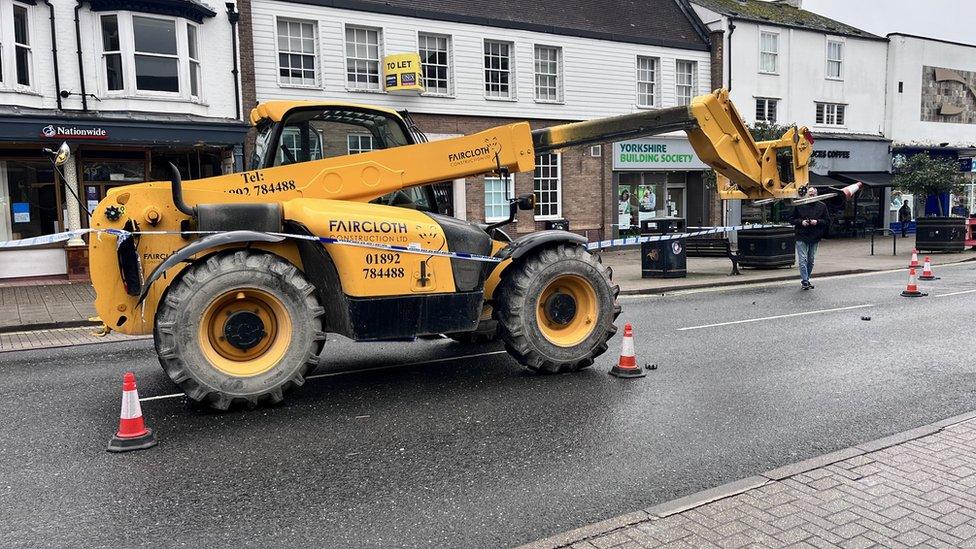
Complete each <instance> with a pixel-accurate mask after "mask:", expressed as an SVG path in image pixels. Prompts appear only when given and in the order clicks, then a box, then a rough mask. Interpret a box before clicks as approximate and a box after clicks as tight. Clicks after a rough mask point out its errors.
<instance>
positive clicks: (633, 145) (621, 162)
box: [613, 137, 719, 237]
mask: <svg viewBox="0 0 976 549" xmlns="http://www.w3.org/2000/svg"><path fill="white" fill-rule="evenodd" d="M709 171H710V168H709V167H708V166H707V165H706V164H705V163H704V162H702V161H701V160H700V159H699V158H698V155H696V154H695V151H694V149H693V148H692V146H691V144H690V143H689V142H688V140H687V139H686V138H683V137H680V138H679V137H654V138H643V139H633V140H629V141H620V142H616V143H614V144H613V188H614V196H615V198H616V199H615V200H614V201H613V202H614V207H615V208H616V211H615V215H614V217H613V219H614V220H615V221H616V223H613V234H614V237H616V236H618V235H621V234H624V235H627V234H633V233H636V232H639V230H640V227H641V223H643V222H646V221H652V220H655V219H661V218H682V219H684V220H685V223H686V224H687V225H688V226H693V227H696V226H707V225H712V224H714V223H716V222H718V221H719V220H716V219H715V217H716V216H715V214H714V212H715V210H716V207H715V205H716V204H717V198H716V196H717V195H716V193H715V189H714V185H708V184H706V179H707V177H706V173H707V172H709Z"/></svg>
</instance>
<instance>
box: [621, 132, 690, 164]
mask: <svg viewBox="0 0 976 549" xmlns="http://www.w3.org/2000/svg"><path fill="white" fill-rule="evenodd" d="M613 169H615V170H641V171H644V170H707V169H708V166H706V165H705V163H704V162H702V161H701V160H700V159H699V158H698V155H696V154H695V150H694V149H693V148H692V147H691V143H689V142H688V140H687V139H681V138H675V139H669V138H655V139H633V140H630V141H619V142H617V143H614V144H613Z"/></svg>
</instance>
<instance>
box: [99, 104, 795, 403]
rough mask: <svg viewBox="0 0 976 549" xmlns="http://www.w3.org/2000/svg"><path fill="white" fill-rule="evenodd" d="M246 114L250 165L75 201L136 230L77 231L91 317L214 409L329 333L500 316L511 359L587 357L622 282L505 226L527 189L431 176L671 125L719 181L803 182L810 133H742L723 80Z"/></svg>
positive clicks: (272, 386) (281, 373) (266, 397)
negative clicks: (422, 117)
mask: <svg viewBox="0 0 976 549" xmlns="http://www.w3.org/2000/svg"><path fill="white" fill-rule="evenodd" d="M251 121H252V123H254V124H255V126H256V127H257V141H256V147H255V154H254V162H253V164H254V165H255V166H256V169H252V170H250V171H246V172H243V173H235V174H229V175H222V176H217V177H210V178H206V179H200V180H196V181H187V182H185V183H184V182H181V180H180V176H179V172H178V171H176V169H175V168H173V172H174V173H173V177H172V181H170V182H153V183H142V184H136V185H129V186H125V187H119V188H115V189H112V190H111V191H109V195H108V196H107V197H106V198H105V199H104V200H102V202H101V203H99V205H98V207H97V208H96V209H95V211H94V213H93V215H92V221H91V226H92V228H93V229H122V230H125V231H130V232H133V233H136V234H134V235H132V236H130V237H128V238H125V237H116V236H113V235H111V234H106V233H101V234H98V235H96V236H92V238H91V239H90V262H91V272H92V283H93V285H94V287H95V290H96V293H97V297H96V302H95V306H96V309H97V311H98V313H99V315H100V316H101V318H102V320H103V321H104V322H105V324H106V325H107V326H108V327H109V328H111V329H113V330H116V331H119V332H122V333H126V334H148V333H152V334H153V336H154V338H155V345H156V351H157V353H158V355H159V360H160V362H161V364H162V366H163V369H164V370H165V371H166V373H167V374H168V375H169V377H170V378H171V379H172V380H173V382H175V383H176V384H177V385H179V386H180V387H181V388H182V389H183V391H185V392H186V394H187V395H188V396H189V397H190V398H191V399H193V400H194V401H198V402H205V403H207V404H209V405H210V406H212V407H214V408H218V409H227V408H228V407H230V406H232V405H235V404H244V405H249V406H253V405H257V404H260V403H261V402H279V401H281V400H282V398H283V397H284V393H285V392H286V391H287V390H289V389H291V388H292V387H295V386H299V385H302V383H303V382H304V380H305V376H306V375H307V374H308V372H309V371H310V370H311V369H313V368H314V367H315V366H316V365H317V364H318V361H319V356H320V355H321V353H322V350H323V345H324V343H325V338H326V333H337V334H341V335H343V336H346V337H348V338H351V339H355V340H360V341H371V340H398V339H405V338H415V337H417V336H425V335H433V334H448V335H451V336H452V337H455V338H457V339H473V338H474V337H475V336H476V335H481V336H484V337H492V336H494V334H495V333H496V331H497V335H498V336H499V337H500V338H501V339H502V340H503V341H504V343H505V347H506V349H507V350H508V351H509V353H511V355H512V356H513V357H514V358H515V359H516V360H518V361H519V362H520V363H522V364H524V365H525V366H526V367H528V368H530V369H532V370H535V371H538V372H547V373H554V372H566V371H574V370H579V369H581V368H585V367H587V366H590V365H591V364H593V360H594V358H595V357H597V356H599V355H600V354H602V353H603V352H605V351H606V350H607V340H608V339H609V338H610V337H611V336H613V334H614V333H615V332H616V326H615V325H614V319H615V318H616V317H617V315H618V314H619V313H620V306H619V305H618V303H617V294H618V292H619V289H618V287H617V286H616V285H615V284H614V283H613V282H612V280H611V276H610V272H609V270H608V269H607V268H606V267H604V266H603V265H602V264H601V263H600V261H599V260H598V259H597V257H595V256H593V255H591V254H590V253H589V252H588V251H587V249H586V247H585V245H586V241H585V239H584V238H583V237H582V236H579V235H576V234H573V233H570V232H566V231H540V232H535V233H531V234H528V235H526V236H522V237H519V238H516V239H514V240H513V239H511V238H509V237H508V236H507V235H506V234H505V233H504V232H503V231H502V230H501V227H502V226H503V225H505V224H506V223H509V222H511V221H513V220H514V218H515V214H516V210H517V209H518V208H522V209H532V208H533V204H534V200H533V196H532V195H527V196H523V197H519V198H516V199H512V201H511V213H510V217H509V219H508V220H507V221H506V222H503V223H496V224H493V225H481V224H476V223H468V222H465V221H460V220H458V219H455V218H452V217H447V216H444V215H440V214H438V213H437V207H436V200H435V196H434V193H433V192H432V189H431V187H430V184H432V183H436V182H440V181H449V180H452V179H457V178H463V177H470V176H475V175H480V174H486V173H495V174H498V175H500V176H502V177H508V176H509V174H510V173H514V172H526V171H532V170H533V169H534V167H535V157H536V155H537V154H540V153H542V152H545V151H552V150H558V149H560V148H565V147H568V146H573V145H582V144H587V143H601V142H607V141H611V140H614V139H624V138H631V137H637V136H642V135H652V134H658V133H663V132H668V131H674V130H685V131H686V132H687V133H688V135H689V139H690V141H691V143H692V145H693V146H694V147H695V149H696V151H697V153H698V155H699V156H700V157H701V158H702V160H704V161H705V162H707V163H708V164H710V165H711V166H713V167H714V168H715V170H716V171H717V172H718V173H719V174H720V175H721V176H722V186H721V188H720V189H719V191H720V193H722V195H723V196H725V197H731V198H756V199H759V198H783V197H792V196H796V189H797V187H799V186H802V185H805V184H806V182H807V161H808V159H809V157H810V152H811V150H812V147H811V146H810V143H809V142H808V140H807V139H805V137H808V133H807V132H806V129H805V128H800V129H797V128H793V129H791V130H790V131H789V132H787V133H786V135H784V136H783V138H782V139H780V140H776V141H767V142H761V143H756V142H755V141H753V139H752V137H751V136H750V134H749V132H748V130H747V129H746V128H745V125H744V124H743V122H742V120H741V119H740V117H739V115H738V113H737V112H736V111H735V108H734V107H733V106H732V104H731V102H729V100H728V94H727V93H726V92H725V91H717V92H715V93H712V94H708V95H704V96H701V97H697V98H695V99H694V100H693V101H692V103H691V105H690V106H684V107H674V108H669V109H661V110H655V111H645V112H639V113H635V114H628V115H623V116H618V117H613V118H605V119H599V120H593V121H586V122H578V123H573V124H565V125H561V126H555V127H551V128H546V129H541V130H535V131H532V130H530V128H529V125H528V124H527V123H524V122H521V123H512V124H507V125H503V126H499V127H496V128H492V129H489V130H486V131H483V132H480V133H476V134H473V135H468V136H463V137H457V138H453V139H447V140H444V141H437V142H432V143H424V142H421V141H423V139H421V137H422V134H420V133H419V132H417V131H412V129H413V128H412V127H411V126H410V125H409V124H408V121H409V117H405V116H404V115H401V114H399V113H397V112H396V111H392V110H388V109H383V108H377V107H365V106H357V105H348V104H340V103H330V102H313V101H272V102H268V103H264V104H262V105H259V106H258V107H257V108H255V109H254V110H253V111H252V113H251ZM358 150H363V151H368V152H362V153H361V154H351V153H353V152H355V151H358ZM153 232H155V233H157V234H150V233H153ZM316 237H324V239H323V240H316ZM346 242H352V243H359V244H360V245H350V244H347V243H346ZM362 243H366V244H369V245H387V246H400V247H406V248H409V249H410V250H416V249H421V250H424V251H431V252H437V253H443V252H457V253H460V254H466V255H470V256H474V257H475V258H478V257H481V260H473V259H470V258H465V257H457V256H444V255H436V254H435V253H424V254H418V253H410V252H407V251H392V250H390V249H382V248H377V247H373V248H370V247H363V246H362V245H361V244H362ZM484 257H490V258H494V259H495V262H491V261H485V260H484ZM326 356H327V355H326Z"/></svg>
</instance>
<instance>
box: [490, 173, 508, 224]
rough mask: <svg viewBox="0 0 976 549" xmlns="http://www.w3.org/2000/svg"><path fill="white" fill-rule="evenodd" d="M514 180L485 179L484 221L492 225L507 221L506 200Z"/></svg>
mask: <svg viewBox="0 0 976 549" xmlns="http://www.w3.org/2000/svg"><path fill="white" fill-rule="evenodd" d="M514 185H515V178H514V177H509V178H508V182H507V184H506V180H505V179H502V178H500V177H491V176H486V177H485V221H486V222H489V223H492V222H495V221H502V220H503V219H508V199H509V197H511V196H512V193H514V192H515V190H514Z"/></svg>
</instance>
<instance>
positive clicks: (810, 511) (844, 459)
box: [523, 413, 976, 549]
mask: <svg viewBox="0 0 976 549" xmlns="http://www.w3.org/2000/svg"><path fill="white" fill-rule="evenodd" d="M974 417H976V413H971V414H966V415H965V416H960V417H958V418H952V419H950V420H946V421H944V422H939V423H936V424H934V425H932V426H927V427H922V428H918V429H914V430H912V431H908V432H906V433H902V434H900V435H894V436H892V437H887V438H885V439H881V440H879V441H874V442H871V443H866V444H862V445H859V446H857V447H854V448H849V449H847V450H841V451H840V452H835V453H833V454H828V455H827V456H821V457H820V458H814V459H813V460H808V461H806V462H801V463H798V464H794V465H790V466H786V467H782V468H780V469H776V470H773V471H769V472H767V473H764V474H763V475H759V476H756V477H750V478H748V479H743V480H741V481H738V482H735V483H730V484H728V485H725V486H722V487H719V488H716V489H713V490H707V491H705V492H701V493H699V494H694V495H692V496H688V497H686V498H681V499H679V500H675V501H673V502H668V503H665V504H662V505H659V506H656V507H652V508H650V509H646V510H644V511H639V512H636V513H631V514H629V515H625V516H623V517H618V518H616V519H611V520H609V521H605V522H603V523H598V524H595V525H591V526H589V527H584V528H581V529H579V530H575V531H572V532H568V533H566V534H562V535H559V536H555V537H553V538H549V539H546V540H542V541H539V542H535V543H531V544H528V545H526V546H523V548H524V549H528V548H532V549H543V548H547V549H549V548H556V547H572V548H574V549H597V548H600V549H605V548H609V547H614V548H619V549H641V548H649V547H723V548H725V547H804V548H808V547H851V548H853V547H915V546H925V547H976V419H973V418H974Z"/></svg>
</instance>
